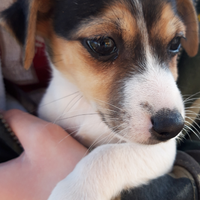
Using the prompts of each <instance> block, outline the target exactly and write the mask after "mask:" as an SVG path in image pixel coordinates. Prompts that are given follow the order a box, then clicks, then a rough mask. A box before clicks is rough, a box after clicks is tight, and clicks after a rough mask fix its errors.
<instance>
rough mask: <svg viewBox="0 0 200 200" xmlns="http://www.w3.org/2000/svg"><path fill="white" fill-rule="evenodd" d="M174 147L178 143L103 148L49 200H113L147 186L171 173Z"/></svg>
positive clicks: (82, 165)
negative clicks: (143, 185)
mask: <svg viewBox="0 0 200 200" xmlns="http://www.w3.org/2000/svg"><path fill="white" fill-rule="evenodd" d="M175 146H176V145H175V139H172V140H170V141H168V142H165V143H160V144H157V145H141V144H128V143H126V144H108V145H102V146H100V147H98V148H96V149H95V150H94V151H92V152H91V153H90V154H89V155H88V156H86V157H85V158H83V159H82V160H81V161H80V162H79V163H78V164H77V166H76V167H75V169H74V170H73V172H72V173H70V174H69V175H68V176H67V177H66V178H65V179H64V180H62V181H61V182H59V183H58V184H57V186H56V187H55V189H54V190H53V192H52V194H51V195H50V197H49V200H94V199H95V200H110V199H112V198H113V197H115V196H116V195H118V194H119V193H120V192H121V191H122V189H124V188H126V189H128V188H131V187H137V186H139V185H141V184H146V183H148V181H150V180H151V179H154V178H157V177H158V176H161V175H163V174H165V173H166V172H168V171H169V170H170V169H171V167H172V165H173V161H174V158H175V152H176V148H175Z"/></svg>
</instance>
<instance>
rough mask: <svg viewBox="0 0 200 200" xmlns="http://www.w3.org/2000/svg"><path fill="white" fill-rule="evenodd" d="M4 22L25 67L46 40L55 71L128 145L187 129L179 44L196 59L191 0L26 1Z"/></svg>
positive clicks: (13, 8)
mask: <svg viewBox="0 0 200 200" xmlns="http://www.w3.org/2000/svg"><path fill="white" fill-rule="evenodd" d="M1 24H3V25H4V26H5V27H6V28H7V29H8V30H9V31H10V32H11V33H12V34H13V35H14V36H15V37H16V38H17V40H18V41H19V42H20V43H21V44H22V45H24V49H25V60H24V63H25V67H26V68H27V67H28V66H29V65H30V62H31V59H32V57H33V55H34V36H35V33H36V32H37V33H38V34H41V35H42V36H43V37H44V38H45V41H46V44H47V51H48V53H49V56H50V59H51V62H52V63H53V65H54V66H55V67H56V68H57V69H58V70H59V71H60V72H61V73H62V74H63V76H65V77H66V78H67V79H68V80H69V81H71V82H72V83H73V84H75V85H76V86H78V88H79V89H80V91H81V92H82V93H83V94H84V96H85V98H86V99H87V100H88V102H90V104H91V105H92V106H93V107H94V108H95V109H96V110H97V111H98V113H99V115H100V116H101V119H102V121H103V122H104V123H105V124H106V125H107V126H108V127H109V128H110V129H111V130H112V131H114V132H115V133H116V134H119V135H121V136H122V137H123V138H124V139H125V140H127V141H132V142H139V143H145V144H155V143H158V142H160V141H166V140H169V139H171V138H173V137H175V136H176V135H177V134H178V133H179V132H180V131H181V129H182V128H183V125H184V106H183V101H182V98H181V95H180V92H179V90H178V88H177V85H176V80H177V67H176V64H177V63H176V59H177V54H178V52H179V49H180V46H181V45H182V46H183V48H184V49H185V50H186V52H187V53H188V55H190V56H194V55H195V54H196V53H197V49H198V25H197V19H196V15H195V9H194V7H193V4H192V0H154V1H152V0H141V1H138V0H99V1H94V0H76V1H67V0H55V1H54V0H45V1H39V0H30V1H25V0H20V1H17V2H16V3H15V4H13V5H12V6H11V7H10V8H8V9H7V10H5V11H4V12H3V13H2V14H1Z"/></svg>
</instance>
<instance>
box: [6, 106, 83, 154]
mask: <svg viewBox="0 0 200 200" xmlns="http://www.w3.org/2000/svg"><path fill="white" fill-rule="evenodd" d="M4 118H5V119H6V121H7V122H8V124H9V125H10V126H11V128H12V130H13V132H14V133H15V134H16V135H17V137H18V139H19V140H20V142H21V144H22V146H23V147H24V149H25V151H26V153H27V154H31V156H35V157H37V155H38V154H39V155H40V156H41V157H42V155H47V154H48V155H52V156H53V155H54V154H57V153H60V151H61V152H62V151H65V150H69V149H71V150H72V151H73V149H74V147H76V148H77V149H76V150H77V151H79V150H80V151H81V152H82V151H83V150H85V148H84V147H83V146H82V145H80V144H79V143H78V142H77V141H75V140H74V139H73V138H72V137H70V136H69V135H68V134H67V133H66V132H65V131H64V130H63V129H62V128H60V127H59V126H57V125H55V124H52V123H49V122H46V121H43V120H41V119H39V118H37V117H34V116H32V115H30V114H28V113H24V112H22V111H19V110H10V111H8V112H6V113H5V114H4ZM41 154H42V155H41ZM55 156H56V155H55Z"/></svg>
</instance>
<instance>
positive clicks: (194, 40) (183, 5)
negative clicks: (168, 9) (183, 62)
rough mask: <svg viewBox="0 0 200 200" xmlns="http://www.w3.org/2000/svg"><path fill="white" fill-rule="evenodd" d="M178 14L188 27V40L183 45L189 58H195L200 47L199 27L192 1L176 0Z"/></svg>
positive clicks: (183, 40) (183, 41)
mask: <svg viewBox="0 0 200 200" xmlns="http://www.w3.org/2000/svg"><path fill="white" fill-rule="evenodd" d="M176 1H177V8H178V14H179V15H180V17H181V19H182V20H183V22H184V24H185V25H186V40H185V39H182V41H181V43H182V46H183V48H184V49H185V51H186V52H187V54H188V55H189V56H191V57H192V56H195V55H196V54H197V52H198V46H199V37H198V33H199V27H198V20H197V15H196V11H195V8H194V6H193V2H192V0H176Z"/></svg>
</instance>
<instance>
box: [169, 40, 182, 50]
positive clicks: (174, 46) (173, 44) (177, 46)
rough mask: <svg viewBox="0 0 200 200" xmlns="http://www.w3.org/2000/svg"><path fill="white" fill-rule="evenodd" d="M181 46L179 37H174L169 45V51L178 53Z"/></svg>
mask: <svg viewBox="0 0 200 200" xmlns="http://www.w3.org/2000/svg"><path fill="white" fill-rule="evenodd" d="M180 47H181V37H179V36H177V37H175V38H174V39H173V40H172V41H171V42H170V45H169V51H170V52H171V53H178V52H179V50H180Z"/></svg>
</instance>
